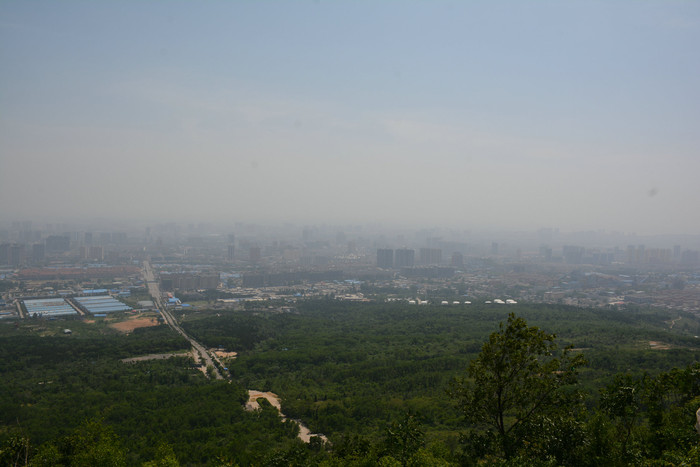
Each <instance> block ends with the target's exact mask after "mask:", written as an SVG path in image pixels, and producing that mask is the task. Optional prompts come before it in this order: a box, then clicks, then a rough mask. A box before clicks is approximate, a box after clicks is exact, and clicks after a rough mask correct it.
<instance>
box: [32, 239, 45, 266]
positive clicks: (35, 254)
mask: <svg viewBox="0 0 700 467" xmlns="http://www.w3.org/2000/svg"><path fill="white" fill-rule="evenodd" d="M45 258H46V248H45V247H44V244H43V243H35V244H34V245H32V261H34V262H35V263H39V262H41V261H44V259H45Z"/></svg>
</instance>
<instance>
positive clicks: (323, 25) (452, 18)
mask: <svg viewBox="0 0 700 467" xmlns="http://www.w3.org/2000/svg"><path fill="white" fill-rule="evenodd" d="M0 44H1V45H0V60H1V61H2V63H3V66H2V68H0V109H1V111H0V199H1V200H2V202H1V203H0V218H2V219H4V220H5V221H10V220H12V221H14V220H18V221H21V220H25V219H28V220H29V219H34V220H40V219H67V218H70V219H81V218H95V217H98V218H103V219H136V220H147V221H153V222H159V221H164V220H178V221H182V222H201V221H210V222H216V221H225V222H229V221H242V222H280V223H283V222H295V223H300V224H306V223H331V224H333V223H381V224H384V225H399V226H414V227H418V226H423V225H439V226H445V227H455V228H464V229H467V228H468V229H477V230H478V229H485V228H490V229H505V230H509V229H512V230H518V229H530V230H535V229H538V228H540V227H552V228H557V229H560V230H562V231H576V230H587V229H594V230H595V229H606V230H610V231H619V232H636V233H638V234H642V235H649V234H669V233H674V234H689V235H692V234H698V233H700V217H699V216H697V215H696V213H695V209H694V207H695V205H696V202H697V200H698V199H700V184H698V183H697V174H698V173H699V170H700V158H699V157H698V148H699V147H700V144H699V143H700V131H698V128H699V126H700V125H699V124H700V88H699V87H698V83H700V62H698V60H697V44H700V4H698V3H697V2H654V1H652V2H631V1H630V2H598V1H592V2H591V1H586V2H582V1H575V2H553V1H548V2H446V1H443V2H372V3H369V2H323V1H322V2H318V1H317V2H311V1H304V2H301V1H295V2H274V3H273V2H202V3H197V4H193V3H175V2H145V3H144V2H98V3H89V2H73V1H68V2H46V1H38V2H18V1H7V2H2V3H0Z"/></svg>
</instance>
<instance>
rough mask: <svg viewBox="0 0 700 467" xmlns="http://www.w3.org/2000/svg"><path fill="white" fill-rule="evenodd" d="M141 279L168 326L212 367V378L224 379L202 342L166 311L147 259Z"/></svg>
mask: <svg viewBox="0 0 700 467" xmlns="http://www.w3.org/2000/svg"><path fill="white" fill-rule="evenodd" d="M143 280H144V281H145V282H146V284H147V285H148V292H149V293H150V294H151V297H152V298H153V303H154V304H155V305H156V308H158V310H159V311H160V314H161V315H162V316H163V319H165V322H166V323H167V324H168V326H170V327H171V328H173V329H174V330H175V331H177V332H179V333H180V335H182V337H184V338H185V339H187V340H188V341H189V343H190V345H192V347H193V348H194V349H195V350H196V352H197V353H198V354H199V358H200V359H201V360H203V361H204V364H205V365H206V366H207V367H209V366H211V367H212V368H213V369H214V378H216V379H224V377H223V376H221V373H219V369H218V368H217V367H216V365H214V362H213V361H212V357H211V355H209V352H207V349H205V348H204V346H203V345H202V344H200V343H199V342H197V341H196V340H194V338H192V337H190V336H189V335H187V333H186V332H185V331H184V329H182V328H181V327H180V325H179V324H177V321H176V320H175V317H173V315H172V314H171V313H170V311H168V309H167V308H166V307H165V303H163V299H162V297H161V294H160V287H159V286H158V281H157V280H156V278H155V275H154V274H153V268H151V262H150V261H149V260H146V261H144V262H143ZM201 360H200V361H201ZM217 361H218V360H217Z"/></svg>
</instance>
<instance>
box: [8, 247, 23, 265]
mask: <svg viewBox="0 0 700 467" xmlns="http://www.w3.org/2000/svg"><path fill="white" fill-rule="evenodd" d="M24 263H25V258H24V245H20V244H19V243H13V244H12V245H11V246H10V258H9V261H8V264H9V265H10V266H15V267H17V266H20V265H22V264H24Z"/></svg>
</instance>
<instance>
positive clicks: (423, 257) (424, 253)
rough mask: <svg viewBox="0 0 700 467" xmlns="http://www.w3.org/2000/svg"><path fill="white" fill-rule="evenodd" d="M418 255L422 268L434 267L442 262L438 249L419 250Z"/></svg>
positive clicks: (440, 251) (440, 252)
mask: <svg viewBox="0 0 700 467" xmlns="http://www.w3.org/2000/svg"><path fill="white" fill-rule="evenodd" d="M418 254H419V259H420V264H421V265H422V266H436V265H439V264H440V263H441V262H442V250H441V249H440V248H421V249H420V250H419V252H418Z"/></svg>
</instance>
